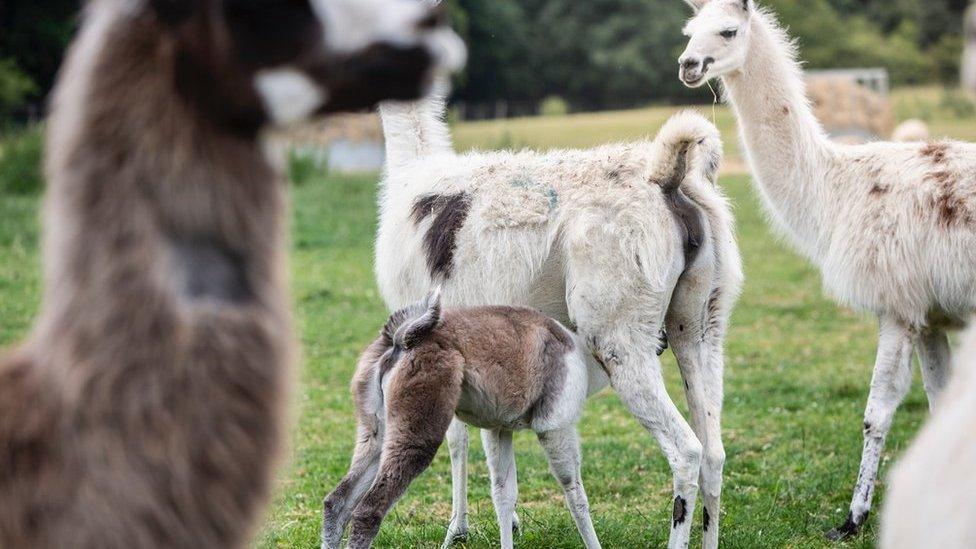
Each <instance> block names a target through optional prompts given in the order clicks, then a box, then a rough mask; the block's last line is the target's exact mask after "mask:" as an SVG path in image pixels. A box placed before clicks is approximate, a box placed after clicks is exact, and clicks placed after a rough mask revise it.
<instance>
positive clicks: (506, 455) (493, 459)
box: [481, 429, 518, 549]
mask: <svg viewBox="0 0 976 549" xmlns="http://www.w3.org/2000/svg"><path fill="white" fill-rule="evenodd" d="M481 443H482V446H484V448H485V457H486V458H487V459H488V472H489V473H490V476H491V501H492V503H493V504H494V506H495V515H496V516H497V518H498V534H499V536H500V537H501V542H500V545H501V547H502V549H511V548H512V547H513V544H514V541H513V540H512V537H513V533H514V531H515V530H514V524H515V522H514V520H515V518H514V517H515V502H516V501H517V500H518V478H517V475H516V472H515V448H514V446H513V444H512V432H511V431H501V430H488V429H484V430H482V431H481Z"/></svg>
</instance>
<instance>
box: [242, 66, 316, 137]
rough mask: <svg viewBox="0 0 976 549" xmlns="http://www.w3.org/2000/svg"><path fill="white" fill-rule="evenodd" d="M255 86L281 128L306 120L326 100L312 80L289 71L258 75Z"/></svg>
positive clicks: (277, 70) (297, 72) (260, 73)
mask: <svg viewBox="0 0 976 549" xmlns="http://www.w3.org/2000/svg"><path fill="white" fill-rule="evenodd" d="M254 87H255V89H257V91H258V94H260V96H261V100H262V101H263V102H264V105H265V108H266V109H267V110H268V113H269V114H270V115H271V118H272V120H273V121H274V122H275V123H276V124H282V125H286V124H293V123H295V122H298V121H300V120H304V119H306V118H308V117H309V116H311V115H312V113H314V112H315V111H316V110H318V108H319V107H321V106H322V105H323V104H325V101H326V99H327V97H328V94H326V92H325V91H324V90H322V89H321V88H320V87H319V86H317V85H316V84H315V82H313V81H312V79H311V78H309V77H308V76H306V75H305V74H303V73H301V72H299V71H297V70H294V69H289V68H280V69H273V70H266V71H261V72H259V73H258V74H257V75H256V76H255V81H254Z"/></svg>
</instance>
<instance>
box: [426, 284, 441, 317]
mask: <svg viewBox="0 0 976 549" xmlns="http://www.w3.org/2000/svg"><path fill="white" fill-rule="evenodd" d="M441 288H442V286H441V285H440V284H438V285H437V286H436V287H434V289H433V290H431V291H430V293H429V294H427V309H428V310H429V309H437V311H438V316H440V310H441Z"/></svg>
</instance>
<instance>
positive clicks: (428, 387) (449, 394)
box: [349, 351, 463, 549]
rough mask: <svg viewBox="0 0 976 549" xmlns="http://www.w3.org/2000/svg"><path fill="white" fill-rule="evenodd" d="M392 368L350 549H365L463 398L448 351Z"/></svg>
mask: <svg viewBox="0 0 976 549" xmlns="http://www.w3.org/2000/svg"><path fill="white" fill-rule="evenodd" d="M424 358H425V360H423V361H422V363H418V362H419V361H417V362H412V363H411V364H410V365H409V366H403V367H401V368H397V369H395V370H394V371H393V372H392V373H390V374H389V376H390V379H389V381H388V382H387V383H386V395H385V401H386V409H387V414H386V421H385V430H384V439H385V440H384V443H383V452H382V458H381V459H380V466H379V471H378V472H377V474H376V478H375V480H373V485H372V486H370V488H369V490H368V491H367V492H366V495H365V496H364V497H363V499H362V502H361V503H360V504H359V506H358V507H356V509H355V511H354V512H353V516H352V528H351V530H350V533H349V547H350V548H352V549H364V548H366V547H369V546H370V544H371V543H372V542H373V539H374V538H375V537H376V534H377V533H379V529H380V523H381V522H382V521H383V517H385V516H386V514H387V513H388V512H389V511H390V508H391V507H392V506H393V504H394V503H396V501H397V500H398V499H399V498H400V496H402V495H403V493H404V492H405V491H406V489H407V486H409V485H410V483H411V482H413V479H415V478H416V477H417V476H418V475H419V474H420V473H422V472H423V471H424V470H425V469H427V467H429V466H430V463H431V462H432V461H433V460H434V456H435V455H436V454H437V448H439V447H440V445H441V443H442V442H443V441H444V437H445V435H446V434H447V429H448V427H449V426H450V425H451V420H452V419H453V418H454V411H455V409H456V408H457V403H458V398H459V396H460V394H461V377H462V370H463V359H462V358H461V356H460V355H456V354H452V353H449V352H446V351H445V352H443V353H440V356H430V355H425V357H424Z"/></svg>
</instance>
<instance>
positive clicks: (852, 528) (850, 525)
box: [826, 513, 867, 541]
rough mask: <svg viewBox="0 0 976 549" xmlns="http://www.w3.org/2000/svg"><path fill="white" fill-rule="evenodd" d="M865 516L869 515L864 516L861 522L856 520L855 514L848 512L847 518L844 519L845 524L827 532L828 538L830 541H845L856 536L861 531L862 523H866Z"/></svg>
mask: <svg viewBox="0 0 976 549" xmlns="http://www.w3.org/2000/svg"><path fill="white" fill-rule="evenodd" d="M865 518H867V517H866V516H865V517H863V518H862V519H861V521H860V522H859V523H858V522H854V516H853V515H852V514H851V513H848V514H847V520H846V521H844V524H842V525H840V526H838V527H837V528H834V529H833V530H831V531H829V532H827V534H826V535H827V539H828V540H830V541H843V540H845V539H850V538H852V537H854V536H856V535H857V533H858V532H860V531H861V525H862V524H864V519H865Z"/></svg>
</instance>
